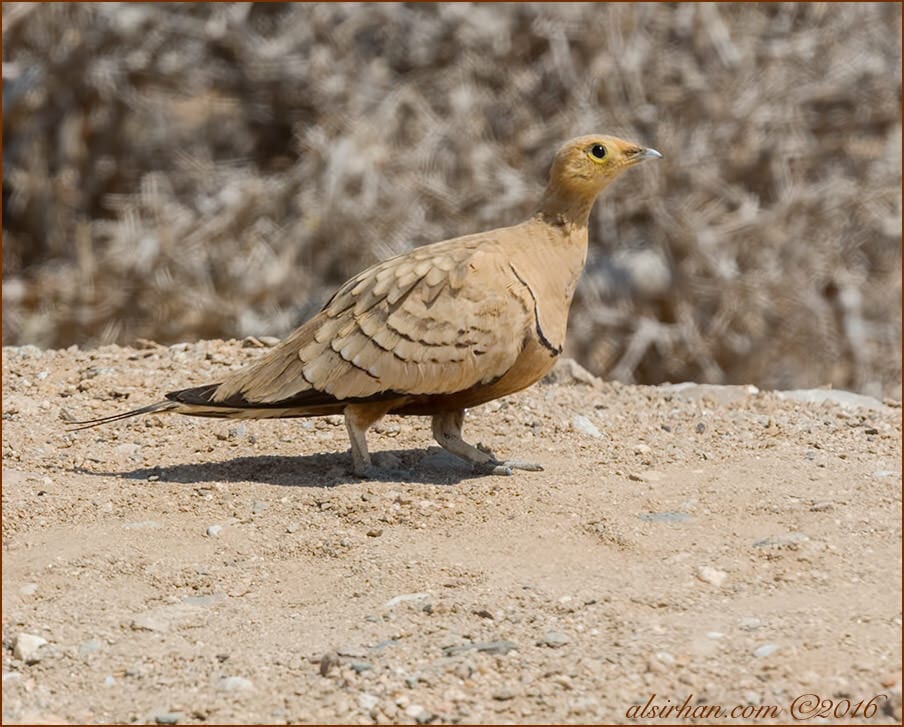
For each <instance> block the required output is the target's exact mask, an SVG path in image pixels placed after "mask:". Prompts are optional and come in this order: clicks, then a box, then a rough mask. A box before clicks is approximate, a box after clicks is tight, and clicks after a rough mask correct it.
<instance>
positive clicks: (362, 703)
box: [358, 692, 380, 712]
mask: <svg viewBox="0 0 904 727" xmlns="http://www.w3.org/2000/svg"><path fill="white" fill-rule="evenodd" d="M379 703H380V700H379V699H378V698H377V697H375V696H374V695H373V694H368V693H367V692H361V693H360V694H359V695H358V706H359V707H360V708H361V709H362V710H364V711H365V712H370V710H372V709H373V708H374V707H376V706H377V705H378V704H379Z"/></svg>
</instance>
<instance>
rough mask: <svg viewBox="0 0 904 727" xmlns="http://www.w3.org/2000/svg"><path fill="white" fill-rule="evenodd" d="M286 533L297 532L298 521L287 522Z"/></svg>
mask: <svg viewBox="0 0 904 727" xmlns="http://www.w3.org/2000/svg"><path fill="white" fill-rule="evenodd" d="M286 532H287V533H297V532H298V523H289V524H288V525H286Z"/></svg>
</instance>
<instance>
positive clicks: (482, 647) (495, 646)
mask: <svg viewBox="0 0 904 727" xmlns="http://www.w3.org/2000/svg"><path fill="white" fill-rule="evenodd" d="M517 648H518V647H517V646H516V645H515V643H514V642H512V641H478V642H475V643H473V644H456V645H454V646H444V647H443V654H444V655H445V656H455V655H456V654H463V653H464V652H466V651H482V652H483V653H485V654H508V653H509V652H510V651H512V650H513V649H517Z"/></svg>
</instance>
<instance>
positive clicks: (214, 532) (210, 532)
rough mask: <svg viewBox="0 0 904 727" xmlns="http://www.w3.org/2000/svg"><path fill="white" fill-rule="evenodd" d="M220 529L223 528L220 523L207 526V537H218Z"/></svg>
mask: <svg viewBox="0 0 904 727" xmlns="http://www.w3.org/2000/svg"><path fill="white" fill-rule="evenodd" d="M222 530H223V526H222V525H211V526H210V527H209V528H207V537H208V538H219V537H220V533H221V532H222Z"/></svg>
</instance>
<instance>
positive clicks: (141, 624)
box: [131, 613, 169, 633]
mask: <svg viewBox="0 0 904 727" xmlns="http://www.w3.org/2000/svg"><path fill="white" fill-rule="evenodd" d="M131 628H132V631H156V632H158V633H163V632H166V631H169V624H168V623H167V622H166V621H164V620H162V619H159V618H155V617H154V616H152V615H150V614H147V613H143V614H140V615H138V616H136V617H135V618H134V619H132V623H131Z"/></svg>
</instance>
